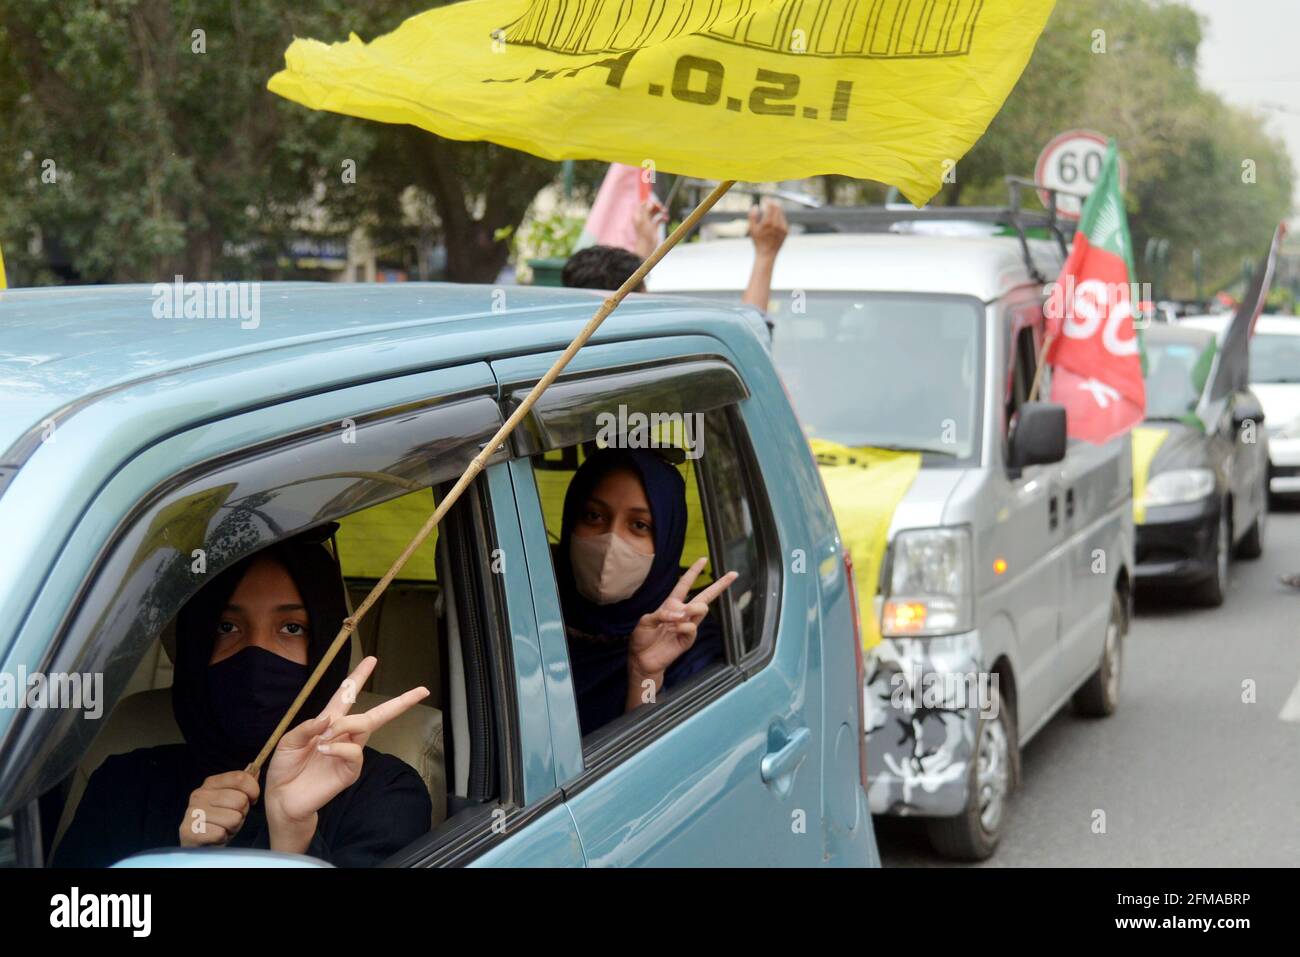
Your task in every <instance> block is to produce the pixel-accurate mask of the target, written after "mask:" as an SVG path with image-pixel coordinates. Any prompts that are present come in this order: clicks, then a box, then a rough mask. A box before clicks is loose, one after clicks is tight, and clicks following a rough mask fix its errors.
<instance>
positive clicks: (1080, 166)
mask: <svg viewBox="0 0 1300 957" xmlns="http://www.w3.org/2000/svg"><path fill="white" fill-rule="evenodd" d="M1105 160H1106V137H1104V136H1102V135H1101V134H1100V133H1094V132H1092V131H1091V130H1068V131H1066V132H1064V133H1062V134H1060V135H1059V136H1057V137H1055V138H1053V140H1052V142H1050V143H1048V144H1047V146H1046V147H1044V148H1043V151H1042V152H1041V153H1039V154H1038V164H1037V166H1035V168H1034V180H1035V181H1036V182H1038V183H1041V184H1042V185H1043V186H1048V187H1051V188H1052V189H1060V190H1064V191H1065V193H1066V194H1067V195H1061V194H1058V195H1057V197H1056V209H1057V212H1059V213H1060V214H1061V217H1062V218H1063V219H1078V218H1079V215H1080V213H1081V212H1082V211H1083V200H1082V199H1081V198H1080V197H1078V196H1071V195H1068V194H1070V193H1082V194H1084V195H1085V196H1086V195H1087V194H1088V193H1091V192H1092V189H1093V187H1094V186H1096V185H1097V180H1098V179H1100V178H1101V167H1102V164H1103V163H1104V162H1105ZM1119 166H1120V168H1119V180H1120V188H1121V189H1123V188H1124V174H1125V169H1124V163H1123V162H1122V161H1121V162H1120V164H1119ZM1038 195H1039V196H1040V197H1041V198H1042V200H1043V205H1044V206H1046V205H1048V203H1049V201H1050V198H1049V196H1048V194H1047V193H1045V192H1042V191H1040V192H1039V194H1038Z"/></svg>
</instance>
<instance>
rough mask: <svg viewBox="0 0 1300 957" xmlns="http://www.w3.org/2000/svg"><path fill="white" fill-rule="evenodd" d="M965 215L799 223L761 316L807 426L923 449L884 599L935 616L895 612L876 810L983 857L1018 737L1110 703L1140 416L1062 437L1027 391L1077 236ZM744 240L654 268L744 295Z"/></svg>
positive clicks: (880, 649) (871, 752) (660, 285)
mask: <svg viewBox="0 0 1300 957" xmlns="http://www.w3.org/2000/svg"><path fill="white" fill-rule="evenodd" d="M815 212H821V211H815ZM792 219H795V217H792ZM795 221H797V219H796V220H795ZM956 232H960V233H963V234H964V235H958V236H945V235H921V234H897V233H874V234H873V233H847V232H836V233H825V234H805V235H792V236H791V237H790V238H789V239H788V240H787V241H786V244H785V246H784V248H783V249H782V251H781V254H780V256H779V257H778V259H777V263H776V268H775V273H774V277H773V284H772V289H773V292H772V298H771V304H770V307H769V316H770V319H771V321H772V322H773V323H774V333H773V343H772V349H773V354H774V356H775V358H776V363H777V367H778V369H779V370H780V372H781V375H782V378H783V380H784V382H785V384H786V388H787V389H788V391H789V392H790V395H791V398H792V399H793V401H794V405H795V409H796V411H797V412H798V413H799V416H800V419H801V421H802V423H803V425H804V429H805V432H807V433H808V434H809V435H810V437H817V438H822V439H828V440H831V441H834V442H838V443H840V444H842V445H847V446H873V447H889V448H903V449H913V450H917V451H919V452H920V453H921V467H920V471H919V473H918V474H917V475H916V478H915V479H914V481H913V482H912V484H911V486H910V489H909V490H908V491H907V493H906V494H905V495H904V497H903V498H902V501H901V502H900V504H899V505H898V507H897V508H896V510H895V511H894V514H893V519H892V523H891V525H890V529H889V549H888V553H887V555H886V558H885V561H884V563H883V565H882V572H881V576H880V583H879V589H878V594H877V596H876V601H877V606H876V607H877V610H878V613H879V610H880V609H882V608H883V607H885V606H886V603H887V602H888V601H889V599H890V597H891V595H898V594H900V593H903V594H906V596H907V598H908V601H909V602H913V603H915V602H918V601H919V602H920V603H921V604H922V605H926V606H927V607H928V608H929V610H930V612H931V614H930V616H929V618H928V619H925V620H926V625H927V626H926V627H924V628H922V629H921V630H916V628H915V623H914V622H913V623H912V624H910V625H907V624H899V623H898V622H893V621H891V620H889V618H888V616H884V615H882V616H881V627H882V635H883V640H882V642H881V643H880V644H879V645H878V646H876V647H875V648H874V649H872V654H871V663H870V664H869V665H868V668H867V674H868V677H867V682H866V689H865V692H866V707H867V709H868V718H867V722H866V727H867V728H868V735H867V745H868V769H869V775H870V787H869V791H868V793H869V797H870V802H871V810H872V812H873V813H876V814H895V815H908V816H918V817H926V818H929V819H930V822H931V823H930V834H931V838H932V843H933V844H934V845H935V846H936V848H937V849H938V850H939V851H940V852H942V853H944V854H946V855H949V856H953V857H958V858H963V859H982V858H986V857H988V856H989V855H990V854H992V853H993V851H994V849H995V848H996V846H997V842H998V839H999V837H1000V835H1001V833H1002V831H1003V828H1004V826H1005V823H1006V807H1007V799H1008V797H1009V794H1010V792H1011V790H1012V788H1013V787H1014V786H1015V784H1016V782H1017V780H1018V776H1019V768H1020V762H1019V753H1020V748H1021V747H1022V746H1023V745H1024V744H1025V743H1026V742H1028V741H1029V740H1030V739H1031V738H1032V737H1033V736H1034V734H1035V733H1037V732H1038V731H1039V729H1041V728H1042V727H1043V726H1044V725H1045V724H1046V723H1047V721H1048V720H1049V719H1050V718H1051V717H1052V716H1053V715H1054V714H1055V713H1056V712H1057V711H1058V710H1059V709H1060V708H1061V707H1062V706H1063V705H1064V704H1065V703H1066V702H1067V701H1071V700H1073V702H1074V705H1075V709H1076V710H1077V711H1078V712H1080V713H1082V714H1086V715H1098V716H1100V715H1108V714H1110V713H1112V712H1113V711H1114V710H1115V708H1116V706H1117V704H1118V700H1119V678H1120V664H1121V657H1122V647H1123V639H1124V636H1125V634H1126V632H1127V628H1128V621H1129V618H1130V610H1131V592H1132V588H1131V582H1132V577H1131V576H1132V568H1133V540H1134V536H1133V514H1132V461H1131V455H1130V451H1129V448H1130V447H1129V440H1128V437H1127V436H1125V437H1123V438H1120V439H1116V440H1114V441H1112V442H1110V443H1108V444H1106V445H1104V446H1094V445H1089V444H1087V443H1082V442H1076V441H1070V442H1069V443H1068V446H1067V442H1066V438H1065V416H1064V410H1063V409H1062V408H1061V407H1060V406H1056V405H1051V404H1050V403H1045V402H1028V396H1029V393H1030V388H1031V384H1032V382H1033V380H1034V375H1035V371H1036V367H1037V359H1038V355H1039V350H1040V348H1041V345H1042V340H1043V335H1044V329H1043V321H1044V320H1043V303H1044V294H1045V290H1044V285H1045V282H1046V281H1048V280H1049V279H1055V278H1056V276H1057V274H1058V272H1059V269H1060V265H1061V262H1062V252H1063V250H1062V249H1061V245H1063V244H1058V243H1053V242H1048V241H1042V240H1037V241H1036V240H1026V239H1025V238H1024V233H1023V232H1021V233H1020V235H1019V236H1016V235H1014V234H1013V235H1011V236H1002V235H993V233H994V232H995V230H993V229H989V228H983V229H963V230H959V231H956ZM972 233H975V234H978V233H983V235H972ZM752 256H753V251H752V246H751V244H750V242H749V241H748V240H747V239H736V240H717V241H711V242H699V243H693V244H689V245H687V246H683V247H679V248H678V249H676V250H674V251H673V253H672V254H671V255H669V256H668V257H666V258H665V260H664V261H663V262H662V263H660V264H659V266H657V267H656V269H655V270H654V271H653V272H651V274H650V277H649V280H648V285H649V289H650V291H651V292H673V293H686V294H690V295H693V296H701V297H705V298H710V299H724V300H728V301H731V302H735V301H737V300H738V299H739V297H740V292H741V290H742V289H743V288H744V286H745V283H746V280H747V277H748V275H749V269H750V265H751V263H752ZM1042 394H1044V395H1047V394H1049V387H1048V383H1047V382H1046V381H1045V382H1044V384H1043V386H1042ZM1009 426H1010V428H1009ZM832 499H834V496H832ZM840 524H841V532H842V533H845V529H844V527H843V524H844V523H843V520H841V522H840ZM846 537H847V536H846ZM940 610H943V612H944V613H939V611H940ZM918 683H920V684H922V685H924V686H925V687H929V688H931V689H936V691H937V690H939V689H941V693H942V697H941V698H937V699H936V698H934V697H933V695H931V696H930V697H927V696H926V695H925V694H924V693H923V692H924V688H923V687H917V685H918ZM972 685H975V686H977V687H978V689H979V691H980V693H979V694H978V695H976V696H975V697H976V700H974V701H972V700H971V699H970V696H969V695H967V694H966V691H968V690H969V689H970V688H971V687H972Z"/></svg>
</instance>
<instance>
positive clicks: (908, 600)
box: [880, 528, 974, 638]
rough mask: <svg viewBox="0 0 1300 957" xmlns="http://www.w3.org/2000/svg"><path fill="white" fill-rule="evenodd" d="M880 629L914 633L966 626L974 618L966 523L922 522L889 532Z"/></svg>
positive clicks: (964, 628) (895, 635) (905, 634)
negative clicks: (955, 525)
mask: <svg viewBox="0 0 1300 957" xmlns="http://www.w3.org/2000/svg"><path fill="white" fill-rule="evenodd" d="M887 574H888V581H887V582H886V585H887V587H886V589H885V595H884V599H885V600H884V606H883V608H882V610H881V620H880V632H881V634H882V635H884V636H885V637H886V638H917V637H922V636H927V635H951V634H957V633H958V632H962V631H969V630H970V628H971V621H972V619H973V618H974V610H973V605H974V599H973V595H972V588H971V533H970V529H969V528H923V529H915V530H911V531H906V532H899V533H898V534H897V535H896V536H895V537H894V543H893V546H892V548H891V559H890V564H889V570H888V573H887Z"/></svg>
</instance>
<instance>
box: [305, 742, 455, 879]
mask: <svg viewBox="0 0 1300 957" xmlns="http://www.w3.org/2000/svg"><path fill="white" fill-rule="evenodd" d="M350 790H352V794H351V795H349V799H348V802H347V804H346V805H345V806H344V807H343V808H342V809H341V812H340V816H339V819H338V821H337V822H336V823H334V825H333V826H331V827H329V828H324V829H322V828H320V827H318V828H317V833H316V837H313V838H312V844H311V846H310V847H309V848H308V849H307V853H308V854H310V855H312V856H313V857H320V858H321V859H322V860H326V861H329V862H330V863H331V864H333V865H335V866H336V867H374V866H375V865H376V864H380V863H382V862H383V861H384V860H386V859H387V858H389V857H391V856H392V855H393V854H396V853H397V852H398V851H400V850H401V849H402V848H404V847H406V846H407V845H408V844H410V843H412V842H413V841H414V840H416V838H419V837H421V836H423V835H425V834H427V833H429V828H430V824H431V819H432V817H433V802H432V801H431V800H430V799H429V790H428V788H426V787H425V786H424V779H423V778H421V777H420V775H419V774H417V773H416V771H415V769H414V768H412V767H411V766H410V765H409V764H407V763H406V762H405V761H402V760H401V759H399V758H395V757H393V756H392V755H390V754H383V753H381V752H379V751H373V750H371V749H369V748H367V749H366V752H365V767H364V770H363V771H362V772H361V778H360V780H358V781H357V783H356V784H354V785H353V786H352V789H350ZM332 823H333V822H332ZM322 830H323V831H324V833H322ZM322 850H323V851H324V853H320V851H322Z"/></svg>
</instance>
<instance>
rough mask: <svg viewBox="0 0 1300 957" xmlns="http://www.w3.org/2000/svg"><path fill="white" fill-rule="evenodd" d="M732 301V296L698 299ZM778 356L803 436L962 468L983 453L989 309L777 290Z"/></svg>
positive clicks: (899, 297) (962, 301) (960, 301)
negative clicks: (981, 421)
mask: <svg viewBox="0 0 1300 957" xmlns="http://www.w3.org/2000/svg"><path fill="white" fill-rule="evenodd" d="M693 295H697V296H698V295H702V296H704V297H705V298H709V299H721V300H724V301H728V302H731V303H734V302H735V301H736V293H734V292H733V293H703V294H700V293H694V294H693ZM771 301H772V303H773V308H772V309H771V312H770V315H771V318H772V321H773V322H774V323H775V332H774V334H773V347H772V351H773V356H774V358H775V359H776V364H777V368H778V369H779V370H780V372H781V378H782V379H783V380H784V382H785V385H786V389H787V390H788V391H789V393H790V398H791V399H792V401H793V403H794V407H795V410H796V411H797V412H798V414H799V418H800V420H801V421H802V423H803V427H804V431H805V432H806V433H807V434H808V435H809V436H813V437H816V438H821V439H828V440H830V441H832V442H838V443H840V444H842V445H849V446H867V445H869V446H875V447H877V448H892V449H908V450H914V451H920V452H924V453H926V455H925V459H924V462H925V464H926V465H935V466H944V465H965V464H970V462H971V461H973V460H974V459H976V458H977V456H978V451H979V416H980V403H979V398H980V396H981V395H982V381H983V366H982V363H981V355H982V342H983V333H982V329H983V323H982V319H983V307H982V305H981V304H980V303H978V302H977V301H976V300H974V299H969V298H964V297H957V296H926V295H919V294H892V293H891V294H870V293H858V292H818V291H802V290H800V291H791V290H774V291H773V292H772V298H771Z"/></svg>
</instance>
